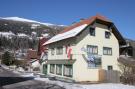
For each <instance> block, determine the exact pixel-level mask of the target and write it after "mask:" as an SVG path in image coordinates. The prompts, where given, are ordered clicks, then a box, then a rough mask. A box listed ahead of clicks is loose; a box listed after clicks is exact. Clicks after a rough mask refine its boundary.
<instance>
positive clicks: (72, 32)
mask: <svg viewBox="0 0 135 89" xmlns="http://www.w3.org/2000/svg"><path fill="white" fill-rule="evenodd" d="M95 21H96V22H98V23H102V24H106V25H109V26H113V27H112V28H113V29H114V31H113V32H114V35H115V36H116V37H117V39H118V40H120V43H122V44H123V41H124V39H123V37H122V36H121V34H120V32H119V31H118V30H117V28H116V27H115V25H114V24H113V23H112V22H111V21H110V20H108V19H107V18H105V17H104V16H101V15H96V16H93V17H90V18H88V19H84V20H81V21H80V22H78V23H75V24H73V25H71V26H69V27H67V28H65V29H64V30H63V31H61V32H60V33H59V34H57V35H56V36H54V37H52V38H51V39H50V40H48V41H47V42H45V43H44V44H43V45H47V44H50V43H53V42H57V41H60V40H64V39H67V38H71V37H75V36H76V35H77V34H78V33H80V32H81V31H82V30H84V28H85V27H87V26H88V25H90V24H92V23H94V22H95Z"/></svg>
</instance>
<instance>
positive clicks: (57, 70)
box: [56, 64, 62, 75]
mask: <svg viewBox="0 0 135 89" xmlns="http://www.w3.org/2000/svg"><path fill="white" fill-rule="evenodd" d="M56 74H58V75H62V65H61V64H57V65H56Z"/></svg>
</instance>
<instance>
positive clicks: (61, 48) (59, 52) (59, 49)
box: [56, 46, 63, 55]
mask: <svg viewBox="0 0 135 89" xmlns="http://www.w3.org/2000/svg"><path fill="white" fill-rule="evenodd" d="M56 54H57V55H61V54H63V47H62V46H60V47H57V50H56Z"/></svg>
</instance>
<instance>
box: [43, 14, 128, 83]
mask: <svg viewBox="0 0 135 89" xmlns="http://www.w3.org/2000/svg"><path fill="white" fill-rule="evenodd" d="M125 44H126V42H125V40H124V38H123V37H122V35H121V34H120V32H119V31H118V29H117V27H116V26H115V25H114V23H113V22H112V21H110V20H108V19H107V18H105V17H104V16H100V15H96V16H93V17H91V18H88V19H83V20H81V21H80V22H78V23H74V24H72V25H71V26H69V27H67V28H65V30H63V31H62V32H60V33H59V34H57V35H56V36H54V37H52V38H51V39H50V40H48V41H47V42H45V43H44V46H46V47H47V48H48V58H47V60H46V61H45V64H44V65H46V66H45V68H46V69H45V71H46V73H47V74H48V75H49V76H55V77H56V78H58V79H66V80H67V79H69V80H73V81H76V82H82V81H92V82H102V81H104V80H105V79H106V77H107V76H106V75H105V71H107V70H108V71H109V70H115V71H119V67H118V61H117V59H118V58H119V47H120V46H122V45H125ZM113 78H114V77H113Z"/></svg>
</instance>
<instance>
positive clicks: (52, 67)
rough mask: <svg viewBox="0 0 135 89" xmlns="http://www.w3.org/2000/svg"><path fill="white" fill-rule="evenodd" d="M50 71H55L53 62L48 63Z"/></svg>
mask: <svg viewBox="0 0 135 89" xmlns="http://www.w3.org/2000/svg"><path fill="white" fill-rule="evenodd" d="M50 73H53V74H54V73H55V64H50Z"/></svg>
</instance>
